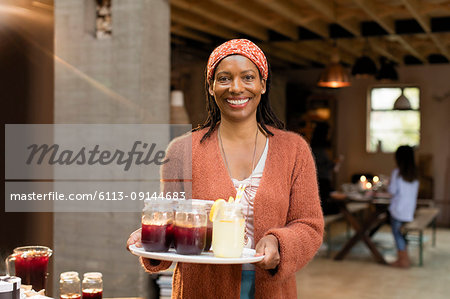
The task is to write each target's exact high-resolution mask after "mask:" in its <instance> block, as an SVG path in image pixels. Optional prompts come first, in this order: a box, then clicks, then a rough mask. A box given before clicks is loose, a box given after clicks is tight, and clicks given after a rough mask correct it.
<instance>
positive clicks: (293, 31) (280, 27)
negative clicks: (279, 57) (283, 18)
mask: <svg viewBox="0 0 450 299" xmlns="http://www.w3.org/2000/svg"><path fill="white" fill-rule="evenodd" d="M212 2H214V3H215V4H217V5H220V6H221V7H223V8H226V9H228V10H230V11H232V12H233V13H235V14H239V15H241V16H243V17H245V18H246V19H248V20H250V21H252V22H254V23H256V24H258V25H260V26H264V27H266V28H268V29H271V30H273V31H275V32H278V33H280V34H282V35H284V36H287V37H289V38H291V39H292V40H297V39H298V29H297V27H296V26H294V25H291V24H289V23H287V22H279V21H277V20H270V19H267V18H265V17H264V16H263V15H262V14H261V12H258V11H257V9H255V8H253V9H251V8H250V7H247V6H246V3H243V2H242V1H241V0H229V1H223V0H212Z"/></svg>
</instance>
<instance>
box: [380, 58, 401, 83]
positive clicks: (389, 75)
mask: <svg viewBox="0 0 450 299" xmlns="http://www.w3.org/2000/svg"><path fill="white" fill-rule="evenodd" d="M377 80H380V81H397V80H398V73H397V71H396V70H395V67H394V63H393V62H392V61H389V60H388V59H387V58H386V57H380V71H379V72H378V75H377Z"/></svg>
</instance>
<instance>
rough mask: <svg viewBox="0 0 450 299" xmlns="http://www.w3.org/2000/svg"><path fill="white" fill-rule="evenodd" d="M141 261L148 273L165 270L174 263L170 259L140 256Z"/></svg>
mask: <svg viewBox="0 0 450 299" xmlns="http://www.w3.org/2000/svg"><path fill="white" fill-rule="evenodd" d="M139 261H140V262H141V265H142V267H144V269H145V271H146V272H148V273H156V272H159V271H164V270H167V269H169V267H170V266H171V265H172V262H169V261H159V260H153V259H148V258H144V257H139Z"/></svg>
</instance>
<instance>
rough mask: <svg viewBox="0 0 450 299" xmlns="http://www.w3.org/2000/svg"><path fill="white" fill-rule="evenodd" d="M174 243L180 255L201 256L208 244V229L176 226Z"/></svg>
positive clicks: (174, 228)
mask: <svg viewBox="0 0 450 299" xmlns="http://www.w3.org/2000/svg"><path fill="white" fill-rule="evenodd" d="M173 231H174V243H175V249H176V251H177V253H178V254H191V255H197V254H201V253H202V251H203V249H204V248H205V244H206V227H205V226H198V227H187V226H179V225H175V226H174V227H173Z"/></svg>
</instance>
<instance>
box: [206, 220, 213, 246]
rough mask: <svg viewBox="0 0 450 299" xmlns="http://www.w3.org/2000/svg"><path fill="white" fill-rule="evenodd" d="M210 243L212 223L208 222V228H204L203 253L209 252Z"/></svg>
mask: <svg viewBox="0 0 450 299" xmlns="http://www.w3.org/2000/svg"><path fill="white" fill-rule="evenodd" d="M210 224H211V225H210ZM211 243H212V223H211V222H210V221H209V220H208V226H207V227H206V241H205V249H204V251H209V250H210V249H211Z"/></svg>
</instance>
